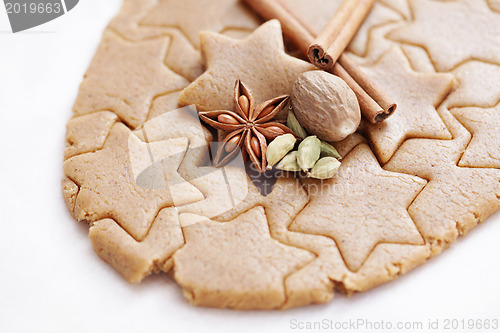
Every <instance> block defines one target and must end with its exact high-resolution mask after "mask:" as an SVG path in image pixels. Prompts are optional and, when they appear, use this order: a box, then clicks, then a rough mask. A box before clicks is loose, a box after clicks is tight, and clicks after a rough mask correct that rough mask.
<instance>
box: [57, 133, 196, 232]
mask: <svg viewBox="0 0 500 333" xmlns="http://www.w3.org/2000/svg"><path fill="white" fill-rule="evenodd" d="M131 143H133V144H134V145H135V147H136V148H135V149H133V150H131V149H129V146H130V144H131ZM187 144H188V143H187V140H186V139H185V138H179V139H172V140H169V141H166V142H163V143H162V144H158V145H149V146H150V148H148V144H146V143H143V142H141V141H140V140H139V139H138V138H137V137H135V135H134V134H132V133H131V132H130V130H129V129H128V128H127V127H126V126H125V125H123V124H122V123H116V124H115V125H114V126H113V127H112V129H111V133H110V135H109V137H108V139H107V140H106V143H105V144H104V147H103V149H102V150H99V151H97V152H95V153H87V154H82V155H78V156H75V157H72V158H70V159H68V160H66V161H65V163H64V172H65V174H66V175H67V177H68V178H69V179H71V180H72V181H73V182H75V183H76V184H77V185H78V186H79V187H80V190H79V192H78V195H77V197H76V202H75V206H74V211H73V214H74V216H75V218H76V219H78V220H85V221H97V220H100V219H104V218H107V217H110V218H113V219H114V220H115V221H116V222H117V223H118V224H120V225H121V226H122V227H123V228H124V229H125V230H126V231H127V232H128V233H129V234H130V235H131V236H132V237H134V238H135V239H136V240H142V239H143V238H144V237H145V236H146V234H147V232H148V230H149V227H150V225H151V223H152V222H153V220H154V218H155V216H156V214H157V213H158V210H159V209H161V208H163V207H168V206H172V205H174V203H178V204H186V203H189V202H194V201H198V200H202V199H203V195H202V194H201V193H199V191H198V190H197V189H196V188H195V187H194V186H192V185H189V183H188V182H185V181H184V182H181V178H180V176H179V175H178V174H177V173H176V170H177V169H178V167H179V165H180V163H181V162H182V158H183V154H180V153H181V152H182V151H185V150H186V149H187ZM139 148H142V149H139ZM160 150H161V151H163V154H161V155H163V156H165V155H169V153H172V154H174V157H173V158H171V159H167V160H166V163H165V164H167V165H165V166H164V167H165V169H166V170H167V171H168V175H166V176H164V177H162V178H163V179H161V180H163V181H164V182H163V184H161V183H159V184H157V185H158V186H157V187H156V188H147V187H144V186H142V185H140V184H138V183H139V180H140V177H139V172H138V170H135V169H138V167H137V166H138V165H139V164H140V163H149V164H151V160H150V159H149V153H148V151H150V152H151V153H152V154H155V155H157V156H158V155H160V154H159V151H160ZM134 161H138V162H134ZM141 161H142V162H141ZM131 162H132V163H131ZM90 166H91V167H90ZM139 169H140V171H143V169H145V168H139ZM169 178H172V180H173V181H174V183H175V184H176V185H178V186H182V187H183V189H184V191H183V192H184V193H181V194H182V198H181V197H180V195H179V194H178V195H177V196H176V197H174V196H175V194H177V191H175V192H172V191H171V189H170V186H169V185H167V184H169V181H170V179H169ZM143 182H144V181H143ZM146 183H150V182H147V181H146ZM186 194H187V195H186Z"/></svg>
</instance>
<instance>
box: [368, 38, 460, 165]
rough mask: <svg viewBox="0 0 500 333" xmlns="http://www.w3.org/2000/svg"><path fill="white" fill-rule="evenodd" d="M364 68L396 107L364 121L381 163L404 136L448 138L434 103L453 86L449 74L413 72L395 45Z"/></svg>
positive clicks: (443, 96) (387, 158)
mask: <svg viewBox="0 0 500 333" xmlns="http://www.w3.org/2000/svg"><path fill="white" fill-rule="evenodd" d="M364 70H365V71H366V73H367V74H368V75H369V76H370V77H371V78H372V79H373V80H374V81H375V82H376V83H377V84H379V85H380V87H381V88H382V89H384V91H385V92H386V93H387V94H389V96H391V97H392V98H393V99H394V100H395V101H396V103H397V104H398V109H397V111H396V112H395V113H394V115H393V116H391V117H390V118H388V119H387V120H386V121H384V122H382V123H378V124H368V123H366V132H367V135H368V137H369V139H370V140H371V142H372V145H373V148H374V151H375V154H376V155H377V157H378V159H379V161H380V162H381V163H386V162H387V161H388V160H389V159H390V158H391V156H392V155H393V154H394V152H395V151H396V150H397V149H398V147H399V146H400V145H401V144H402V143H403V141H404V140H405V139H407V138H433V139H451V135H450V133H449V131H448V130H447V128H446V126H445V124H444V123H443V121H442V120H441V118H440V117H439V115H438V113H437V112H436V106H438V105H439V104H440V103H441V101H442V100H443V99H444V98H445V97H446V95H447V94H448V93H449V92H450V91H451V89H452V88H453V83H454V79H453V76H452V75H450V74H435V73H418V72H415V71H414V70H412V68H411V67H410V64H409V63H408V59H407V58H406V57H405V55H404V54H403V52H402V51H401V49H400V48H398V47H394V48H392V49H391V50H390V51H389V52H388V53H386V54H385V55H384V56H382V58H380V59H379V61H378V62H377V63H376V64H375V65H374V66H371V67H365V68H364Z"/></svg>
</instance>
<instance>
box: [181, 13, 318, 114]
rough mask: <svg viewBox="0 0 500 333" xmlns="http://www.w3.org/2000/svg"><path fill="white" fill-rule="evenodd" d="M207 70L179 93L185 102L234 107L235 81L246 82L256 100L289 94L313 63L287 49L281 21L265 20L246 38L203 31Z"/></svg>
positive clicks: (202, 107) (203, 106)
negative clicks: (286, 51)
mask: <svg viewBox="0 0 500 333" xmlns="http://www.w3.org/2000/svg"><path fill="white" fill-rule="evenodd" d="M201 47H202V50H203V52H204V53H205V58H206V61H207V71H206V72H205V73H203V75H201V76H200V77H199V78H198V79H196V81H194V82H193V83H191V84H190V85H189V86H188V87H187V88H186V89H184V91H183V92H182V93H181V95H180V97H179V103H180V104H181V105H190V104H196V105H197V107H198V109H200V110H232V109H233V107H234V101H233V94H234V82H235V81H236V80H237V79H240V80H241V81H243V82H245V85H246V86H247V87H249V88H250V89H251V90H252V94H253V96H254V98H255V102H256V103H261V102H264V101H265V100H268V99H271V98H275V97H277V96H280V95H289V94H290V93H291V91H292V87H293V84H294V82H295V80H296V78H297V77H298V76H299V75H300V74H301V73H303V72H305V71H308V70H312V69H314V67H313V65H311V64H310V63H307V62H305V61H303V60H300V59H297V58H294V57H292V56H289V55H287V54H286V53H285V51H284V45H283V36H282V33H281V25H280V24H279V22H278V21H277V20H271V21H269V22H267V23H264V24H263V25H262V26H260V27H259V28H258V29H257V30H255V31H254V32H253V33H252V34H251V35H250V36H248V37H247V38H245V39H243V40H236V39H232V38H229V37H226V36H223V35H220V34H215V33H211V32H205V33H202V34H201Z"/></svg>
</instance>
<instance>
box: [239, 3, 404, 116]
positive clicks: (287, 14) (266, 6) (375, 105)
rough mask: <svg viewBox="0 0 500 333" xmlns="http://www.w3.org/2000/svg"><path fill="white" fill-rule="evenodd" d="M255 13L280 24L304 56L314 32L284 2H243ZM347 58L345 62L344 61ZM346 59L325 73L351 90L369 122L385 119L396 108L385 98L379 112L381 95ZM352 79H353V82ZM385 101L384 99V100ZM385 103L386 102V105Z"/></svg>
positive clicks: (284, 32)
mask: <svg viewBox="0 0 500 333" xmlns="http://www.w3.org/2000/svg"><path fill="white" fill-rule="evenodd" d="M244 1H245V2H246V3H247V4H248V5H249V6H250V7H251V8H252V9H253V10H254V11H255V12H257V13H258V14H259V15H260V16H261V17H262V18H264V19H265V20H271V19H277V20H278V21H280V23H281V26H282V29H283V34H284V35H285V36H286V37H287V38H288V39H289V40H290V41H291V42H292V43H293V44H294V45H295V46H297V47H298V48H299V50H300V51H301V52H302V53H303V54H304V55H305V56H306V57H307V55H308V50H309V46H310V45H311V44H312V42H313V41H314V36H317V35H318V33H317V31H316V29H314V28H313V27H312V26H311V25H310V24H308V23H307V22H305V21H304V20H302V19H301V18H300V17H299V16H298V15H296V14H295V13H294V11H293V10H292V9H291V8H290V7H288V5H287V4H286V3H284V1H281V0H276V1H273V0H244ZM346 59H347V60H346ZM349 60H350V59H348V57H347V56H346V55H344V54H342V55H341V56H340V58H339V61H338V62H336V63H335V65H334V66H333V68H331V69H330V70H328V72H330V73H332V74H334V75H337V76H338V77H340V78H341V79H343V80H344V81H345V82H346V83H347V85H349V87H350V88H351V89H352V90H353V91H354V93H355V94H356V96H357V97H358V102H359V105H360V108H361V112H362V114H363V116H364V117H365V118H366V119H368V120H369V121H370V122H371V123H377V122H380V121H382V120H384V119H386V118H387V117H388V116H389V115H390V114H392V112H393V111H394V110H395V109H396V105H395V104H394V103H391V102H390V99H389V98H387V99H386V100H384V101H383V102H381V103H382V104H384V105H387V106H389V107H388V109H387V110H388V111H386V110H385V109H383V108H382V107H381V106H380V105H381V104H380V103H379V102H377V101H376V100H375V99H374V98H373V96H376V97H377V98H380V97H384V96H386V95H385V93H384V92H383V91H382V90H381V89H380V88H379V87H378V86H377V85H376V84H375V83H374V82H373V81H371V79H370V78H369V77H368V76H367V75H366V74H365V73H364V72H362V71H361V70H360V69H359V68H358V67H357V66H356V65H355V64H354V63H353V62H352V61H349ZM342 63H344V64H347V65H348V70H347V69H346V68H344V67H343V66H342ZM354 77H356V78H357V79H354ZM358 80H359V82H362V83H363V85H365V86H366V85H367V84H371V87H369V88H368V90H369V91H371V92H372V93H373V96H372V95H369V94H368V93H367V91H366V90H365V88H363V87H362V86H361V85H360V84H359V82H358ZM384 98H385V97H384ZM386 101H388V102H386Z"/></svg>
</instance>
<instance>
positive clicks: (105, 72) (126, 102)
mask: <svg viewBox="0 0 500 333" xmlns="http://www.w3.org/2000/svg"><path fill="white" fill-rule="evenodd" d="M167 47H168V38H161V39H155V40H148V41H142V42H134V43H132V42H127V41H124V40H122V39H120V38H119V37H118V36H117V35H116V34H114V33H111V32H106V33H105V34H104V36H103V39H102V42H101V44H100V46H99V49H98V50H97V52H96V55H95V56H94V59H93V60H92V63H91V64H90V66H89V68H88V70H87V73H86V74H85V78H84V80H83V82H82V84H81V85H80V91H79V93H78V96H77V98H76V101H75V105H74V107H73V109H74V111H75V113H76V114H86V113H91V112H94V111H101V110H110V111H113V112H114V113H116V114H117V115H118V116H119V117H120V118H121V119H122V120H123V121H124V122H126V123H127V124H128V125H130V126H132V127H137V126H139V125H141V124H142V123H143V122H144V121H145V120H146V117H147V115H148V112H149V109H150V106H151V101H152V100H153V97H155V96H157V95H161V94H165V93H167V92H169V91H174V90H177V89H181V88H184V87H185V86H186V85H187V84H188V83H189V82H188V81H187V80H186V79H184V78H183V77H181V76H179V75H177V74H175V73H174V72H172V71H171V70H170V69H168V68H167V66H165V64H164V63H163V61H164V58H165V55H166V53H167Z"/></svg>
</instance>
